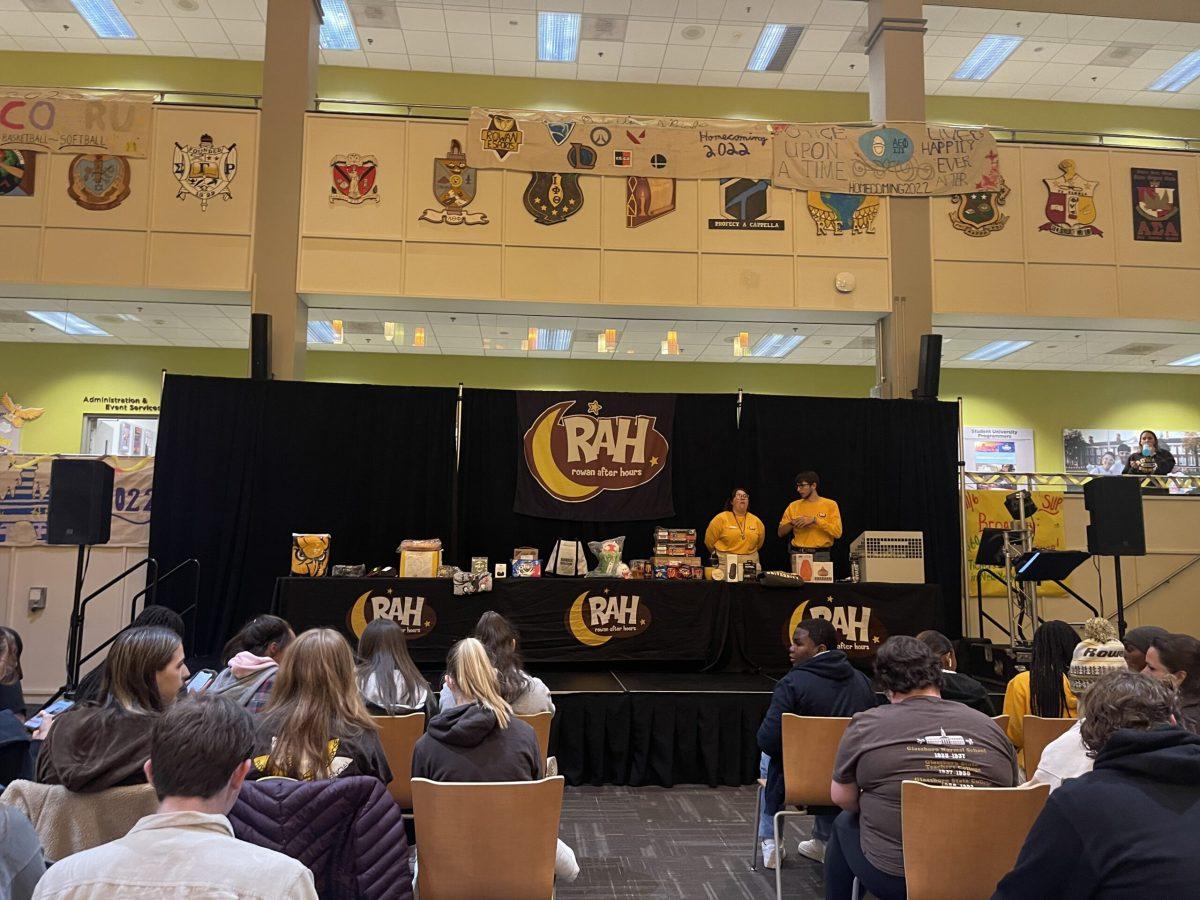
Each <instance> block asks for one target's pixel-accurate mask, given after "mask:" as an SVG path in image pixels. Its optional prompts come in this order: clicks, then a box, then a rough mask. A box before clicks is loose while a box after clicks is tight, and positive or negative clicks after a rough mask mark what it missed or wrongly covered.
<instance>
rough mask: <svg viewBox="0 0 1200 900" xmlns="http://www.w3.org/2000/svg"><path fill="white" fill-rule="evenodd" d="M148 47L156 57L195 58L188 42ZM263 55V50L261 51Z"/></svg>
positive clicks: (159, 42) (166, 43) (153, 42)
mask: <svg viewBox="0 0 1200 900" xmlns="http://www.w3.org/2000/svg"><path fill="white" fill-rule="evenodd" d="M146 46H147V47H149V48H150V52H151V53H153V54H154V55H155V56H195V55H196V54H195V53H193V52H192V45H191V44H189V43H187V42H186V41H146ZM259 52H260V53H261V48H260V50H259Z"/></svg>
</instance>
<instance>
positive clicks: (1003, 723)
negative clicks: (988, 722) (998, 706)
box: [992, 713, 1008, 737]
mask: <svg viewBox="0 0 1200 900" xmlns="http://www.w3.org/2000/svg"><path fill="white" fill-rule="evenodd" d="M992 721H993V722H995V723H996V724H997V725H999V726H1000V730H1001V731H1003V732H1004V736H1005V737H1007V736H1008V713H1003V714H1001V715H999V716H992Z"/></svg>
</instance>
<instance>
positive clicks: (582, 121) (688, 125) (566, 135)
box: [467, 107, 772, 178]
mask: <svg viewBox="0 0 1200 900" xmlns="http://www.w3.org/2000/svg"><path fill="white" fill-rule="evenodd" d="M771 161H772V156H771V128H770V126H769V125H768V124H767V123H766V122H749V121H736V120H728V119H675V118H665V117H664V118H658V117H638V116H610V115H598V114H588V113H551V112H535V111H528V110H491V109H480V108H478V107H476V108H474V109H472V110H471V120H470V123H469V125H468V128H467V164H468V165H470V166H474V167H475V168H478V169H509V170H512V171H516V172H568V171H576V172H590V173H592V174H595V175H626V176H628V175H638V176H642V177H651V176H656V177H659V178H735V177H742V178H769V177H770V176H771Z"/></svg>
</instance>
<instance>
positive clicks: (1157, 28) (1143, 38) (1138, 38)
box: [1121, 20, 1177, 44]
mask: <svg viewBox="0 0 1200 900" xmlns="http://www.w3.org/2000/svg"><path fill="white" fill-rule="evenodd" d="M1176 27H1177V23H1175V22H1152V21H1148V20H1143V21H1140V22H1134V23H1133V24H1132V25H1130V26H1129V29H1128V30H1127V31H1125V32H1124V33H1123V34H1122V35H1121V40H1123V41H1133V42H1134V43H1137V44H1157V43H1159V42H1161V41H1162V40H1164V39H1165V38H1166V37H1167V35H1169V34H1170V33H1171V32H1172V31H1174V30H1175V28H1176Z"/></svg>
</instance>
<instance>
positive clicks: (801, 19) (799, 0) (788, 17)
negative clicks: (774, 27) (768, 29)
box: [767, 0, 821, 25]
mask: <svg viewBox="0 0 1200 900" xmlns="http://www.w3.org/2000/svg"><path fill="white" fill-rule="evenodd" d="M820 6H821V0H775V2H774V4H772V6H771V11H770V12H769V13H767V21H768V22H776V23H778V24H780V25H807V24H808V23H809V22H811V21H812V19H813V16H814V15H815V14H816V12H817V10H818V9H819V8H820Z"/></svg>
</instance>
